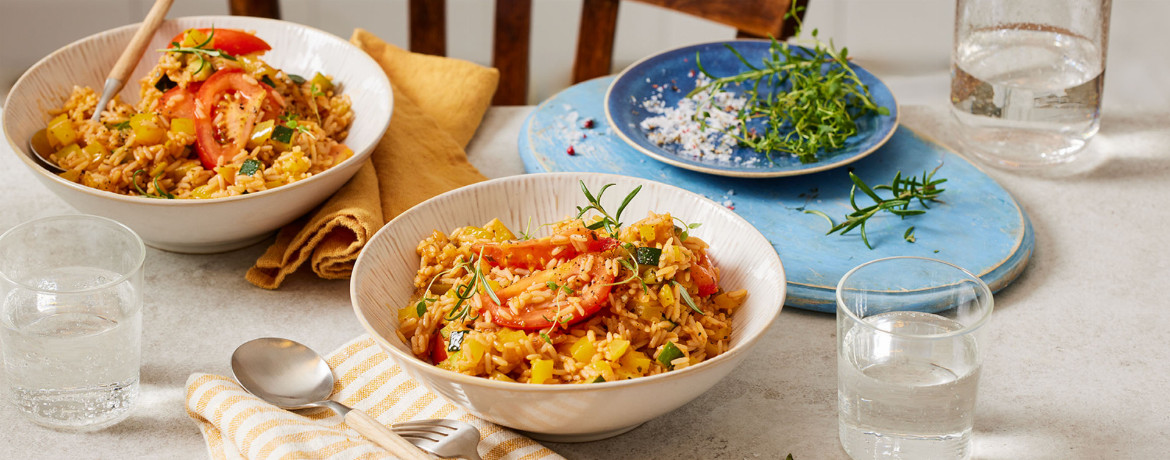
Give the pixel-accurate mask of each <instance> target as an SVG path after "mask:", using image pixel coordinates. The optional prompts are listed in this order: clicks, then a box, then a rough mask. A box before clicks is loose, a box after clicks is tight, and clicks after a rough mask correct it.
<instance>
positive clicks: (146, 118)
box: [130, 113, 167, 145]
mask: <svg viewBox="0 0 1170 460" xmlns="http://www.w3.org/2000/svg"><path fill="white" fill-rule="evenodd" d="M130 129H132V130H134V139H135V140H136V141H137V143H138V144H139V145H152V144H159V143H162V141H164V140H166V139H167V132H166V130H164V129H163V128H162V121H161V120H159V118H158V115H155V114H153V113H138V114H134V115H133V116H131V117H130Z"/></svg>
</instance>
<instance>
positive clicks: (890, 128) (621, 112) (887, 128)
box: [605, 40, 898, 177]
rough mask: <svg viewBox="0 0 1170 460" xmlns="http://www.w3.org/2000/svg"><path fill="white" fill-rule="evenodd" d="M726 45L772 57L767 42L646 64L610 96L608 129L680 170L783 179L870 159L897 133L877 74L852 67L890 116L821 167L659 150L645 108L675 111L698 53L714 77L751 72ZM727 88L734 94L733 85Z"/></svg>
mask: <svg viewBox="0 0 1170 460" xmlns="http://www.w3.org/2000/svg"><path fill="white" fill-rule="evenodd" d="M724 44H730V45H732V46H733V47H735V49H736V51H738V52H739V53H740V54H742V55H743V56H744V58H745V59H747V60H748V62H751V63H752V64H756V63H759V62H762V61H763V59H764V58H765V57H767V56H768V54H769V53H768V48H769V45H770V41H768V40H736V41H730V42H713V43H703V44H699V45H691V46H687V47H683V48H678V49H675V50H671V51H667V52H664V53H662V54H658V55H655V56H651V57H648V58H646V59H643V60H641V61H639V62H637V63H635V64H634V65H632V66H630V67H629V68H628V69H626V70H625V72H622V73H621V75H618V77H617V79H616V80H614V82H613V84H612V85H610V87H609V91H608V92H607V93H606V96H605V116H606V118H607V119H608V120H609V124H610V126H612V127H613V129H614V131H616V132H617V133H618V135H619V136H620V137H621V138H622V139H623V140H624V141H625V142H626V143H628V144H630V145H631V146H633V147H634V148H635V149H637V150H638V151H640V152H642V153H644V154H646V155H649V156H650V157H651V158H654V159H656V160H659V161H662V162H665V163H668V164H671V165H674V166H678V167H680V168H686V169H690V170H693V171H699V172H704V173H708V174H717V175H721V176H731V177H780V176H795V175H800V174H809V173H814V172H817V171H824V170H826V169H830V168H835V167H838V166H841V165H844V164H848V163H852V162H854V161H857V160H859V159H861V158H863V157H865V156H866V155H869V154H870V153H872V152H873V151H874V150H877V148H878V147H881V145H882V144H884V143H885V142H886V141H887V140H889V139H890V136H891V135H893V134H894V128H896V127H897V126H898V104H897V102H896V101H895V100H894V95H893V94H892V93H890V89H889V88H887V87H886V85H885V84H883V83H882V82H881V80H878V79H877V77H875V76H874V75H873V74H871V73H869V72H868V71H866V70H865V69H863V68H861V67H860V66H858V65H856V64H852V63H850V65H849V66H850V67H851V68H852V69H853V71H854V72H856V73H857V76H858V78H860V79H861V81H862V83H864V84H865V85H866V86H868V87H869V91H870V94H871V95H872V96H873V98H874V102H876V103H877V104H878V105H879V106H882V107H886V108H888V109H889V111H890V113H889V115H877V114H869V115H866V116H864V117H862V118H861V119H860V120H858V128H859V131H860V132H859V133H858V134H857V135H855V136H852V137H850V138H849V139H848V140H847V141H846V143H845V147H844V148H842V149H839V150H834V151H830V152H825V151H822V152H820V153H818V154H817V158H818V159H819V161H817V162H815V163H808V164H803V163H801V162H800V160H799V159H798V158H796V157H795V156H792V155H785V154H774V155H773V158H772V161H770V162H769V161H768V159H767V157H765V156H764V155H763V154H761V153H758V152H756V151H754V150H751V149H749V148H744V147H738V148H736V149H735V150H734V151H733V153H732V158H731V160H730V161H727V160H704V159H699V158H694V157H692V156H690V155H686V154H681V153H678V152H677V148H676V146H674V145H671V144H667V145H662V146H659V145H658V144H656V143H655V142H654V141H651V140H650V139H649V138H648V137H647V130H645V129H642V128H641V126H640V124H641V122H642V120H644V119H646V118H648V117H650V116H654V114H652V113H650V112H648V111H647V110H646V109H645V108H644V107H643V104H644V102H645V101H646V100H647V99H649V98H650V97H651V96H653V95H656V94H657V95H661V97H662V99H663V102H665V104H666V106H667V107H674V106H676V104H677V103H678V101H679V99H682V98H684V97H686V94H687V93H689V92H690V91H691V90H692V89H694V88H695V77H694V75H697V74H698V73H699V71H698V67H697V66H696V65H695V54H696V53H699V55H700V56H701V58H702V61H703V68H704V69H706V70H707V72H708V73H710V74H711V75H715V76H727V75H735V74H739V73H741V72H743V71H745V70H748V67H747V66H746V65H744V63H743V62H741V61H740V60H739V58H737V57H736V56H735V54H734V53H732V52H731V51H729V50H728V49H727V47H726V46H724ZM797 48H799V47H797ZM660 88H666V89H664V90H660ZM676 88H677V89H676ZM726 88H727V90H728V91H733V92H734V91H736V87H735V86H732V85H729V86H727V87H726Z"/></svg>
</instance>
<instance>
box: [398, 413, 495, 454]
mask: <svg viewBox="0 0 1170 460" xmlns="http://www.w3.org/2000/svg"><path fill="white" fill-rule="evenodd" d="M390 428H391V429H393V430H394V433H396V434H398V435H399V436H402V437H403V438H405V439H406V440H407V441H410V443H411V444H414V445H415V446H416V447H418V448H419V449H422V450H425V451H427V452H430V453H432V454H435V455H438V456H440V457H462V458H465V459H467V460H482V459H481V458H480V457H479V450H478V447H479V429H477V428H476V427H475V425H472V424H470V423H467V422H464V421H461V420H450V419H431V420H413V421H409V422H403V423H395V424H394V425H391V426H390Z"/></svg>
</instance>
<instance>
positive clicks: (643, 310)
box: [634, 296, 662, 322]
mask: <svg viewBox="0 0 1170 460" xmlns="http://www.w3.org/2000/svg"><path fill="white" fill-rule="evenodd" d="M634 314H636V315H638V317H639V318H642V319H644V320H646V321H653V322H657V321H662V307H661V306H660V305H659V304H658V303H657V302H655V301H654V300H652V299H651V298H650V296H638V297H636V298H634Z"/></svg>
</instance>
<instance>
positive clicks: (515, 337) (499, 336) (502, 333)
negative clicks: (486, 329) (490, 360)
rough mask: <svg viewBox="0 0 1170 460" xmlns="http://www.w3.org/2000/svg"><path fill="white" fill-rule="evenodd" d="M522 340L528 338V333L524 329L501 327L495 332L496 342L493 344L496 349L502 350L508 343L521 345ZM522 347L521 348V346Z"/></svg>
mask: <svg viewBox="0 0 1170 460" xmlns="http://www.w3.org/2000/svg"><path fill="white" fill-rule="evenodd" d="M524 340H528V334H527V333H525V332H524V331H519V330H516V329H509V328H503V329H500V330H499V331H498V332H496V342H495V343H494V344H493V346H494V348H495V349H496V351H501V352H502V351H504V346H506V344H509V343H515V344H517V345H519V346H521V347H523V346H524V342H523V341H524ZM521 349H523V348H521Z"/></svg>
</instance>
